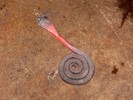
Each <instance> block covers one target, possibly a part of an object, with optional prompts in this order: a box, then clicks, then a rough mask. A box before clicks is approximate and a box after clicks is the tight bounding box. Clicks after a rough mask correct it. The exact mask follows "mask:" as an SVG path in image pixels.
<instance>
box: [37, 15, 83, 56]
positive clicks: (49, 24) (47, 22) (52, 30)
mask: <svg viewBox="0 0 133 100" xmlns="http://www.w3.org/2000/svg"><path fill="white" fill-rule="evenodd" d="M38 24H39V25H40V26H41V27H42V28H44V29H46V30H47V31H49V32H50V33H51V34H52V35H54V36H55V37H56V38H57V40H59V41H60V42H61V43H62V44H63V45H64V46H65V47H67V48H68V49H70V50H71V51H73V52H74V53H77V54H80V55H81V53H82V54H84V52H82V51H80V50H78V49H77V48H75V47H74V46H72V45H71V44H70V43H69V42H68V41H67V40H65V39H64V38H63V37H62V36H61V35H60V34H59V33H58V32H57V31H56V29H55V26H54V25H53V23H52V22H51V21H50V20H48V19H47V18H45V17H41V18H40V19H38Z"/></svg>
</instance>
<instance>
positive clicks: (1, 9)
mask: <svg viewBox="0 0 133 100" xmlns="http://www.w3.org/2000/svg"><path fill="white" fill-rule="evenodd" d="M116 3H117V2H116V0H0V100H133V20H131V19H130V18H129V17H128V18H127V19H126V21H125V23H124V26H123V27H122V28H119V26H120V24H121V18H122V13H121V11H120V10H119V8H118V7H117V4H116ZM42 13H45V14H46V15H47V16H48V17H49V19H50V20H52V21H53V22H54V24H55V26H56V28H57V30H58V32H59V33H60V34H61V35H62V36H63V37H64V38H66V39H67V40H68V41H70V42H71V43H72V44H73V45H74V46H76V47H77V48H79V49H80V50H82V51H84V52H86V53H88V54H89V55H90V56H91V58H92V59H93V62H94V64H95V74H94V77H93V78H92V80H91V81H90V82H89V83H87V84H85V85H81V86H73V85H69V84H67V83H65V82H64V81H62V80H61V78H60V76H59V74H58V66H59V64H60V62H61V60H62V59H63V58H64V57H65V56H67V55H69V54H71V51H69V50H68V49H66V48H64V47H63V46H62V45H61V43H59V42H58V41H57V40H56V39H55V38H54V37H53V36H52V35H51V34H49V32H47V31H45V30H44V29H42V28H41V27H40V26H38V25H37V23H36V19H37V17H38V16H39V15H40V14H42Z"/></svg>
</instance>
